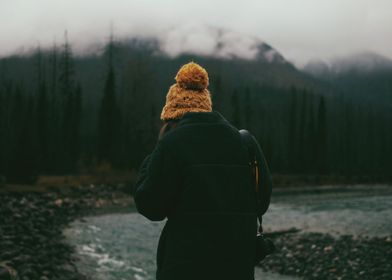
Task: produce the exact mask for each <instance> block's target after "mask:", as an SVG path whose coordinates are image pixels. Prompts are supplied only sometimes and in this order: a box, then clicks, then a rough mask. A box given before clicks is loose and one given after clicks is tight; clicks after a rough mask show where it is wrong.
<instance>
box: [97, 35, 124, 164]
mask: <svg viewBox="0 0 392 280" xmlns="http://www.w3.org/2000/svg"><path fill="white" fill-rule="evenodd" d="M113 48H114V42H113V37H112V36H111V37H110V42H109V44H108V46H107V56H108V66H107V67H108V70H107V75H106V80H105V86H104V93H103V97H102V100H101V106H100V110H99V116H98V117H99V119H98V151H97V152H98V157H99V159H100V160H107V161H110V162H111V163H114V162H115V156H116V154H115V143H116V136H117V129H116V128H117V126H118V125H119V118H118V109H117V102H116V85H115V82H116V78H115V73H114V66H113Z"/></svg>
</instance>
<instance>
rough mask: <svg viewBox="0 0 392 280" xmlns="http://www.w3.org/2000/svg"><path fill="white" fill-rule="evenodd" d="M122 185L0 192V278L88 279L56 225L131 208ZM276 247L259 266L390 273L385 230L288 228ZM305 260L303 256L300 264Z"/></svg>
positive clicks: (327, 275) (386, 189) (282, 270)
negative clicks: (377, 233)
mask: <svg viewBox="0 0 392 280" xmlns="http://www.w3.org/2000/svg"><path fill="white" fill-rule="evenodd" d="M128 190H129V189H128V188H126V187H124V185H117V186H111V185H100V186H94V185H90V186H87V187H86V186H85V187H71V188H62V189H61V190H57V191H51V192H49V193H30V192H26V193H24V192H23V193H20V192H19V193H18V192H14V193H7V194H3V195H2V196H0V216H1V217H2V219H3V220H4V223H2V224H1V225H0V234H1V236H2V239H1V240H0V279H22V280H24V279H39V280H48V279H64V280H65V279H75V280H87V279H89V277H88V276H85V275H82V274H80V273H79V272H78V271H77V269H76V266H75V263H76V262H77V261H78V258H77V256H76V257H75V255H74V248H73V246H71V245H69V244H68V243H67V242H66V240H65V238H64V235H63V229H65V228H66V227H67V226H69V224H70V223H71V222H73V221H75V220H76V219H81V220H82V221H83V218H84V217H88V216H97V215H107V214H116V213H131V212H134V211H135V210H136V209H135V207H134V203H133V199H132V197H131V195H130V192H128ZM363 191H365V192H367V194H378V193H381V194H383V193H384V194H385V193H388V194H391V193H392V188H391V187H390V186H389V185H378V186H374V187H372V188H369V186H367V185H357V186H340V185H336V186H319V187H317V188H314V187H297V188H292V187H288V188H277V189H275V193H274V195H278V196H280V195H282V196H283V195H296V194H298V195H299V194H304V193H306V194H308V193H311V194H326V193H331V192H339V193H350V192H353V193H355V192H363ZM274 241H275V243H276V245H277V248H278V250H277V251H276V253H274V254H273V255H272V256H268V257H267V258H266V259H265V260H264V261H263V262H262V263H261V265H259V267H261V268H262V269H263V270H264V271H267V272H274V273H279V274H282V275H291V276H299V277H303V278H306V279H389V276H390V275H392V233H391V236H386V237H371V238H369V237H361V236H352V235H342V236H339V237H333V236H331V235H328V234H320V233H303V232H299V233H294V234H285V235H281V236H278V237H275V238H274ZM304 262H306V263H307V264H304Z"/></svg>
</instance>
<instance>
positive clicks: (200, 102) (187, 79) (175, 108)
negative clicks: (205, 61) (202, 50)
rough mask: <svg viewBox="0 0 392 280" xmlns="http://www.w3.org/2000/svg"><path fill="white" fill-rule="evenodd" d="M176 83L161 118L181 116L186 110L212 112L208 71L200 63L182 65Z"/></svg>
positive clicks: (167, 98)
mask: <svg viewBox="0 0 392 280" xmlns="http://www.w3.org/2000/svg"><path fill="white" fill-rule="evenodd" d="M175 79H176V83H175V84H174V85H172V86H171V87H170V89H169V92H168V93H167V95H166V104H165V106H164V107H163V109H162V113H161V120H163V121H168V120H173V119H179V118H181V117H182V116H183V115H184V114H185V113H186V112H211V111H212V102H211V96H210V92H209V91H208V89H207V87H208V73H207V71H206V70H205V69H204V68H203V67H201V66H200V65H199V64H197V63H194V62H190V63H188V64H185V65H183V66H182V67H181V69H180V70H179V71H178V73H177V75H176V78H175Z"/></svg>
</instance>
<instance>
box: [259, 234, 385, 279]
mask: <svg viewBox="0 0 392 280" xmlns="http://www.w3.org/2000/svg"><path fill="white" fill-rule="evenodd" d="M274 243H275V245H276V247H277V251H276V252H275V253H274V254H273V255H271V256H268V257H267V258H266V259H265V260H264V261H263V262H262V263H261V264H260V266H261V267H262V268H263V270H265V271H271V272H277V273H280V274H286V275H293V276H299V277H301V278H303V279H336V280H344V279H347V280H349V279H350V280H352V279H363V280H365V279H369V280H370V279H374V280H375V279H377V280H384V279H385V280H389V279H391V277H392V236H389V237H372V238H370V237H354V236H351V235H343V236H339V237H334V236H331V235H327V234H321V233H302V234H301V233H297V234H287V235H284V236H280V237H278V238H276V239H275V240H274Z"/></svg>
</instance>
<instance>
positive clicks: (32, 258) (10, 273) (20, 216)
mask: <svg viewBox="0 0 392 280" xmlns="http://www.w3.org/2000/svg"><path fill="white" fill-rule="evenodd" d="M125 191H126V190H125V188H124V187H123V186H114V187H113V186H112V187H111V186H100V187H97V186H90V187H83V188H77V187H72V188H63V189H61V190H57V191H56V192H50V193H9V194H2V195H1V196H0V219H1V223H0V236H1V239H0V279H1V280H6V279H20V280H30V279H31V280H47V279H64V280H65V279H67V280H73V279H75V280H81V279H88V278H87V277H85V276H83V275H81V274H79V273H78V271H77V269H76V267H75V265H74V264H75V262H76V261H77V259H76V257H74V255H73V248H72V247H71V246H70V245H68V244H67V243H66V242H65V239H64V236H63V233H62V231H63V229H64V228H65V227H66V226H67V225H68V224H69V223H70V222H71V221H73V220H74V219H76V218H77V217H81V216H84V215H88V214H91V213H94V211H95V210H99V209H102V208H105V207H107V208H111V207H112V208H115V207H120V208H121V207H124V206H127V205H130V204H131V203H132V198H131V197H130V196H129V195H128V194H126V192H125ZM81 197H82V198H81Z"/></svg>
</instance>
